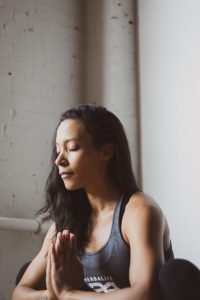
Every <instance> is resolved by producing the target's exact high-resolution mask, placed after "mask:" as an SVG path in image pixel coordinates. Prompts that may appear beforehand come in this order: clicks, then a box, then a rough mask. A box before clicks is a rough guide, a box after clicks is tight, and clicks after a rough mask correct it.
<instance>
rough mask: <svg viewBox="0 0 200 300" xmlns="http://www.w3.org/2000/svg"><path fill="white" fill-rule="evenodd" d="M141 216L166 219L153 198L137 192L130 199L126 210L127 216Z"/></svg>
mask: <svg viewBox="0 0 200 300" xmlns="http://www.w3.org/2000/svg"><path fill="white" fill-rule="evenodd" d="M141 214H146V215H151V214H153V215H154V216H155V215H157V216H158V217H160V218H163V217H164V215H163V212H162V210H161V208H160V207H159V205H158V204H157V202H156V201H155V200H154V199H153V198H151V197H150V196H149V195H147V194H145V193H142V192H137V193H134V194H133V195H132V196H131V197H130V199H129V201H128V203H127V205H126V208H125V216H127V217H129V216H130V215H132V216H133V215H134V216H135V217H136V216H137V215H141Z"/></svg>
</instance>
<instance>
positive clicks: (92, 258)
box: [81, 192, 173, 292]
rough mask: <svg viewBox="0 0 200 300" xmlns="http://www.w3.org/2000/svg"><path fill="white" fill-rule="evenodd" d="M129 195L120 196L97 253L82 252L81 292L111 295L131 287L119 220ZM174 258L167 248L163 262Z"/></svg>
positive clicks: (126, 251) (127, 253)
mask: <svg viewBox="0 0 200 300" xmlns="http://www.w3.org/2000/svg"><path fill="white" fill-rule="evenodd" d="M131 195H132V192H131V193H130V192H129V193H128V192H127V193H125V194H123V195H122V196H121V197H120V199H119V201H118V202H117V204H116V207H115V211H114V215H113V221H112V227H111V232H110V236H109V239H108V241H107V242H106V244H105V245H104V246H103V247H102V248H101V249H100V250H98V251H96V252H84V253H83V254H82V255H81V262H82V264H83V268H84V283H85V284H84V288H83V289H84V290H94V291H96V292H110V291H113V290H117V289H121V288H125V287H129V286H130V282H129V264H130V247H129V245H128V244H127V243H126V242H125V241H124V239H123V237H122V233H121V219H122V216H123V213H124V209H125V206H126V204H127V202H128V200H129V199H130V196H131ZM170 258H173V251H172V247H171V245H170V248H169V249H168V250H167V252H166V253H165V261H166V260H168V259H170Z"/></svg>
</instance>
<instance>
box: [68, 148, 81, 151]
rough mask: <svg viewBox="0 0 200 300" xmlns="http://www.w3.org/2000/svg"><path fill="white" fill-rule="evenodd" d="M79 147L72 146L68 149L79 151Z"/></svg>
mask: <svg viewBox="0 0 200 300" xmlns="http://www.w3.org/2000/svg"><path fill="white" fill-rule="evenodd" d="M78 150H79V147H74V148H70V149H69V150H68V151H78Z"/></svg>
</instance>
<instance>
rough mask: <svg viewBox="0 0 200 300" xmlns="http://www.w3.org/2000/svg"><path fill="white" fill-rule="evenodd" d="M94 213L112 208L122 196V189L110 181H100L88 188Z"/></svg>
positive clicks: (87, 191)
mask: <svg viewBox="0 0 200 300" xmlns="http://www.w3.org/2000/svg"><path fill="white" fill-rule="evenodd" d="M86 193H87V196H88V200H89V202H90V205H91V207H92V210H93V213H97V214H98V213H100V212H101V211H103V210H104V211H105V210H109V209H112V208H113V206H114V205H115V203H116V202H117V200H118V199H119V197H120V190H119V189H118V188H116V187H115V186H114V185H113V184H111V183H110V182H109V181H106V182H101V183H98V185H96V186H95V188H94V187H93V188H92V189H87V190H86Z"/></svg>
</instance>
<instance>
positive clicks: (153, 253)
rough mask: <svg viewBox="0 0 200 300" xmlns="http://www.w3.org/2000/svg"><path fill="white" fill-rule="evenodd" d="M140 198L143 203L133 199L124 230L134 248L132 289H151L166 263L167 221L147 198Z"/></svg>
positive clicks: (126, 216)
mask: <svg viewBox="0 0 200 300" xmlns="http://www.w3.org/2000/svg"><path fill="white" fill-rule="evenodd" d="M139 197H140V198H141V199H137V200H138V201H137V200H136V199H130V201H129V203H128V204H127V206H126V209H125V213H124V217H123V223H122V225H123V228H122V230H123V231H124V235H125V237H126V240H127V241H128V243H129V245H130V253H131V255H130V270H129V278H130V283H131V285H135V284H139V285H143V286H147V287H151V286H152V284H153V282H155V278H156V274H157V272H158V270H159V268H160V266H161V265H162V264H163V262H164V255H163V231H164V230H163V228H164V221H163V215H162V213H161V210H160V209H159V208H158V206H156V205H154V204H153V203H151V201H148V199H147V200H146V199H145V196H141V195H140V196H139ZM142 198H144V199H142ZM135 200H136V201H135Z"/></svg>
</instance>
